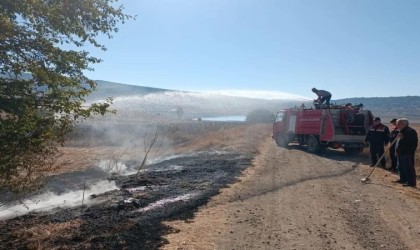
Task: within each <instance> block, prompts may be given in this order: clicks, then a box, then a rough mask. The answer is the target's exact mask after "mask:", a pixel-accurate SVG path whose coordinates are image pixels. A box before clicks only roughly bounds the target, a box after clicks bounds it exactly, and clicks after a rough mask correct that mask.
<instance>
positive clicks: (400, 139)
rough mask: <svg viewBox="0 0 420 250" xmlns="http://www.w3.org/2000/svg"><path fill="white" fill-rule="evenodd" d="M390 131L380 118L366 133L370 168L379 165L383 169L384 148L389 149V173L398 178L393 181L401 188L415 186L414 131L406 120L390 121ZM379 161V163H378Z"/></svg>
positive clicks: (415, 146) (384, 160)
mask: <svg viewBox="0 0 420 250" xmlns="http://www.w3.org/2000/svg"><path fill="white" fill-rule="evenodd" d="M390 123H391V124H392V126H391V129H389V128H388V126H386V125H384V124H382V123H381V118H379V117H376V118H375V120H374V124H373V125H372V126H371V127H370V128H369V131H368V132H367V135H366V138H365V142H366V143H369V149H370V159H371V163H372V164H371V166H372V167H373V166H376V165H377V164H381V166H382V167H384V168H385V165H386V159H385V157H382V159H381V156H383V155H384V152H385V146H388V145H390V147H389V157H390V159H391V168H390V170H391V171H395V172H398V173H399V176H400V178H399V179H398V180H395V182H397V183H401V184H403V186H409V187H415V186H416V170H415V166H414V164H415V153H416V149H417V143H418V137H417V132H416V130H415V129H413V128H411V127H410V126H409V121H408V120H407V119H406V118H400V119H396V118H394V119H392V120H391V121H390ZM379 160H380V162H378V161H379Z"/></svg>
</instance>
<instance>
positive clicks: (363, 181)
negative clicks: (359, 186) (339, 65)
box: [361, 139, 397, 183]
mask: <svg viewBox="0 0 420 250" xmlns="http://www.w3.org/2000/svg"><path fill="white" fill-rule="evenodd" d="M396 142H397V139H395V140H394V141H393V142H392V143H391V145H389V147H388V148H387V149H386V150H385V152H384V153H383V154H382V156H381V157H380V158H379V160H378V161H377V162H376V164H375V165H374V166H373V169H372V171H370V173H369V175H368V176H366V178H362V179H361V181H362V183H366V182H367V181H369V180H370V179H369V177H370V175H371V174H372V173H373V171H375V169H376V167H377V166H378V164H379V163H380V162H381V160H382V159H383V158H384V157H385V155H386V153H387V152H388V151H389V149H390V148H391V147H392V145H394V144H395V143H396Z"/></svg>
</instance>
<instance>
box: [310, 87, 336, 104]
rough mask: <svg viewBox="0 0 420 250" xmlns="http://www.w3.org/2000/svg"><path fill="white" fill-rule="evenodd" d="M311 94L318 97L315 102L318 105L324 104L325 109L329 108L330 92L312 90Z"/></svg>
mask: <svg viewBox="0 0 420 250" xmlns="http://www.w3.org/2000/svg"><path fill="white" fill-rule="evenodd" d="M312 92H314V93H315V94H316V95H317V96H318V99H316V100H315V101H317V102H318V104H323V103H324V102H325V105H326V106H327V108H329V107H330V100H331V96H332V95H331V93H330V92H328V91H326V90H321V89H316V88H312Z"/></svg>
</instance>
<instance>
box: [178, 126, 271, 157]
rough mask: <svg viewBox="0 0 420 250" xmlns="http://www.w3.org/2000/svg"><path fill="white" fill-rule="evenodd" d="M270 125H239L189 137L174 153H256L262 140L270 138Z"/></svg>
mask: <svg viewBox="0 0 420 250" xmlns="http://www.w3.org/2000/svg"><path fill="white" fill-rule="evenodd" d="M271 133H272V131H271V125H268V124H241V125H236V126H232V127H227V128H221V129H218V130H211V131H207V132H206V133H202V134H198V135H194V136H190V137H189V140H187V141H185V143H182V144H180V145H178V146H176V147H175V149H174V152H175V153H182V152H188V151H201V150H234V151H238V152H242V153H248V152H250V153H256V152H257V151H258V148H259V145H260V144H261V143H262V141H263V140H264V139H266V138H267V137H270V136H271Z"/></svg>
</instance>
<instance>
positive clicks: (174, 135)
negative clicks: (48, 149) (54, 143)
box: [54, 122, 272, 174]
mask: <svg viewBox="0 0 420 250" xmlns="http://www.w3.org/2000/svg"><path fill="white" fill-rule="evenodd" d="M271 132H272V131H271V125H270V124H237V123H236V124H234V123H232V124H227V123H220V122H196V123H178V124H169V125H167V127H165V128H164V132H162V133H161V135H159V136H161V137H164V140H163V144H160V143H157V144H159V145H156V147H155V148H154V149H153V150H152V151H151V153H150V157H149V159H150V160H152V159H154V158H155V157H156V156H157V157H158V156H161V155H168V154H182V153H186V152H193V151H200V150H237V151H240V152H256V151H257V149H258V145H259V143H260V142H261V141H262V140H263V139H265V138H267V137H270V136H271ZM143 147H144V146H143V140H140V139H139V142H138V143H137V144H136V145H131V146H127V145H125V144H124V143H122V145H121V146H117V145H101V146H92V145H90V146H87V145H86V146H83V147H82V146H77V147H75V146H66V147H62V148H60V151H61V153H62V155H61V156H60V157H58V158H57V165H59V169H58V170H57V171H56V172H54V174H60V173H65V172H72V171H79V170H86V169H88V168H91V167H94V166H96V165H97V164H98V162H99V161H101V160H110V161H113V160H140V162H141V159H143V154H144V152H143V151H144V150H143Z"/></svg>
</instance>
